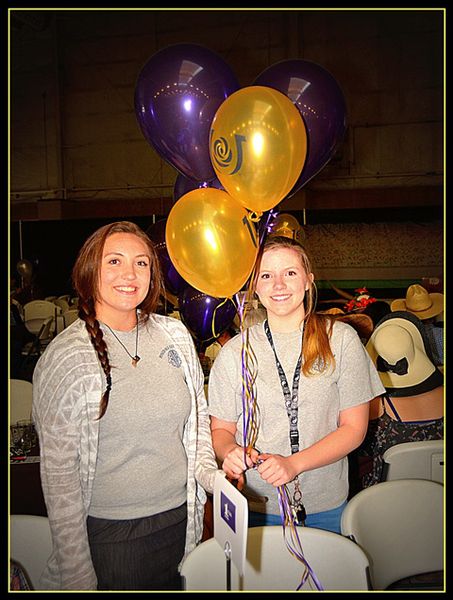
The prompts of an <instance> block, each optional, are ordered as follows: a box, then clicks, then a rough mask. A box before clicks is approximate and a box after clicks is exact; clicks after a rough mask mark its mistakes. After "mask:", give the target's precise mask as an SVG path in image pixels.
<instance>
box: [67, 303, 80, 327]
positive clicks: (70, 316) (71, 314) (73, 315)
mask: <svg viewBox="0 0 453 600" xmlns="http://www.w3.org/2000/svg"><path fill="white" fill-rule="evenodd" d="M63 318H64V326H65V327H67V326H68V325H71V323H74V321H76V320H77V319H78V318H79V310H78V309H77V308H69V309H68V310H66V311H65V312H64V313H63Z"/></svg>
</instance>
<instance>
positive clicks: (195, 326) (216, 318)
mask: <svg viewBox="0 0 453 600" xmlns="http://www.w3.org/2000/svg"><path fill="white" fill-rule="evenodd" d="M178 302H179V314H180V315H181V320H182V321H183V323H184V324H185V326H186V327H187V328H188V329H189V331H190V332H191V334H192V335H193V336H194V337H195V338H196V339H197V340H198V341H199V342H205V343H206V342H211V341H214V340H215V339H216V338H217V337H218V336H219V335H220V334H221V333H223V332H224V331H225V330H226V329H228V327H229V326H230V325H231V324H232V322H233V319H234V317H235V316H236V305H235V304H234V302H233V301H232V300H231V299H229V298H228V299H227V300H226V301H225V298H214V297H213V296H208V295H207V294H204V293H203V292H200V291H198V290H196V289H195V288H193V287H192V286H190V285H188V286H187V287H186V288H185V290H184V291H183V292H182V293H181V294H180V295H179V296H178Z"/></svg>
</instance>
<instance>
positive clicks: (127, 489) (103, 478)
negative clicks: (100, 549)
mask: <svg viewBox="0 0 453 600" xmlns="http://www.w3.org/2000/svg"><path fill="white" fill-rule="evenodd" d="M101 327H102V331H103V333H104V339H105V341H106V343H107V347H108V352H109V360H110V365H111V367H112V370H111V375H112V390H111V392H110V399H109V405H108V408H107V411H106V413H105V415H104V416H103V417H102V419H101V420H100V422H99V449H98V460H97V464H96V473H95V477H94V482H93V494H92V498H91V504H90V509H89V514H90V515H91V516H94V517H99V518H105V519H135V518H139V517H144V516H150V515H154V514H157V513H160V512H163V511H166V510H169V509H172V508H176V507H178V506H180V505H181V504H183V503H184V502H185V501H186V498H187V490H186V484H187V455H186V451H185V449H184V445H183V430H184V426H185V424H186V421H187V419H188V417H189V414H190V393H189V390H188V388H187V384H186V382H185V379H184V372H183V369H182V361H181V357H180V356H179V351H178V349H177V347H176V346H175V344H172V343H170V344H169V340H168V336H167V335H165V333H164V332H162V331H161V330H160V329H159V327H157V326H155V325H153V324H152V323H148V324H147V325H145V326H143V325H141V326H140V327H139V342H138V354H139V356H140V357H141V358H140V362H139V363H138V364H137V366H136V367H133V366H132V361H131V358H130V357H129V356H128V355H127V354H126V351H125V350H124V348H122V347H121V345H120V343H119V342H118V340H117V339H115V337H114V336H113V334H112V333H111V332H110V331H109V330H108V329H107V327H105V325H103V324H101ZM115 335H116V336H117V337H118V338H119V339H120V340H121V342H122V343H123V344H124V346H125V347H126V348H127V349H128V351H129V352H130V353H131V354H132V355H134V354H135V343H136V331H135V329H133V330H132V331H130V332H124V331H115ZM169 399H171V405H169V404H168V401H169Z"/></svg>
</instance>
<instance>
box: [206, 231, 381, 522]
mask: <svg viewBox="0 0 453 600" xmlns="http://www.w3.org/2000/svg"><path fill="white" fill-rule="evenodd" d="M254 287H255V292H256V294H257V295H258V297H259V299H260V301H261V304H262V305H263V306H264V307H265V308H266V310H267V320H266V321H265V322H264V323H259V324H257V325H254V326H252V327H250V328H249V329H248V330H247V332H248V345H249V351H250V353H251V355H253V356H254V363H255V373H254V374H253V376H252V377H255V382H254V391H255V397H256V404H257V419H258V426H257V429H258V433H257V438H256V443H255V448H253V449H251V450H249V451H248V452H246V451H245V450H244V446H243V441H242V440H243V431H244V422H243V421H244V419H243V417H244V407H243V400H242V377H243V360H242V350H243V349H242V339H241V336H236V337H235V338H233V339H232V340H230V341H229V342H228V343H227V344H225V346H223V348H222V349H221V350H220V352H219V354H218V356H217V358H216V361H215V363H214V366H213V368H212V370H211V373H210V379H209V413H210V415H211V433H212V439H213V446H214V450H215V452H216V455H217V458H218V459H219V460H220V461H221V463H222V468H223V470H224V471H225V473H226V474H227V476H228V477H229V478H231V479H233V480H238V482H239V485H240V486H241V487H242V491H243V493H244V495H245V496H246V497H247V498H248V501H249V511H250V513H249V514H250V521H249V523H250V525H251V526H253V525H278V524H281V523H282V513H281V511H280V508H279V498H278V494H277V488H278V487H279V486H283V485H285V484H287V488H288V490H289V494H290V502H291V505H292V510H293V513H294V515H295V518H297V520H298V522H299V523H300V524H302V523H304V524H305V525H307V526H312V527H319V528H322V529H328V530H331V531H335V532H337V533H339V532H340V520H341V513H342V510H343V508H344V506H345V503H346V500H347V497H348V462H347V455H348V454H349V453H350V452H351V451H352V450H354V449H355V448H356V447H357V446H359V445H360V443H361V442H362V440H363V438H364V435H365V433H366V429H367V424H368V411H369V402H370V400H372V399H373V398H375V397H377V396H379V395H380V394H382V392H383V386H382V383H381V381H380V379H379V375H378V373H377V371H376V369H375V367H374V365H373V364H372V362H371V360H370V358H369V356H368V354H367V352H366V350H365V348H364V347H363V344H362V343H361V341H360V338H359V337H358V335H357V333H356V331H355V330H354V329H353V328H352V327H351V326H349V325H348V324H346V323H342V322H339V321H335V320H334V319H333V318H332V317H331V316H329V315H321V314H317V313H315V302H316V288H315V284H314V275H313V272H312V267H311V263H310V259H309V258H308V255H307V253H306V251H305V250H304V248H303V247H302V246H301V245H300V244H299V243H298V242H296V241H294V240H292V239H290V238H286V237H279V236H273V237H272V236H271V237H269V238H267V240H266V241H265V242H264V244H263V247H262V250H261V254H260V258H259V261H258V264H257V268H256V276H255V282H254ZM291 374H293V375H291Z"/></svg>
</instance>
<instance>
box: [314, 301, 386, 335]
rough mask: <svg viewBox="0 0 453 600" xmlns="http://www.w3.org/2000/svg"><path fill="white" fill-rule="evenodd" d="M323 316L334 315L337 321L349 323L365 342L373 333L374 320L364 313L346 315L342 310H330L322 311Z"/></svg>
mask: <svg viewBox="0 0 453 600" xmlns="http://www.w3.org/2000/svg"><path fill="white" fill-rule="evenodd" d="M320 312H321V313H322V314H327V315H334V316H335V318H336V320H338V321H343V323H348V325H351V327H354V329H355V330H356V331H357V333H358V334H359V337H360V338H361V339H363V340H368V338H369V337H370V335H371V334H372V332H373V328H374V323H373V319H372V318H371V317H370V316H369V315H366V314H364V313H345V312H344V311H342V310H341V308H329V309H328V310H324V311H320Z"/></svg>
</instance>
